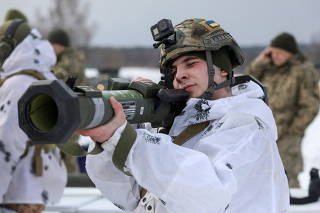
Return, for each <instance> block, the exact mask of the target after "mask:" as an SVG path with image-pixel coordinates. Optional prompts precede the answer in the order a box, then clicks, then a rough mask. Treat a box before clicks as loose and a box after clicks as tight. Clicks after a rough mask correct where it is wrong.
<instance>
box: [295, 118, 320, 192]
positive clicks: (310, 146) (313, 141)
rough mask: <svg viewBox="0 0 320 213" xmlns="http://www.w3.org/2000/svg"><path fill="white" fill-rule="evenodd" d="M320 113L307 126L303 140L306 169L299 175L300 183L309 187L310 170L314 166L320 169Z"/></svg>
mask: <svg viewBox="0 0 320 213" xmlns="http://www.w3.org/2000/svg"><path fill="white" fill-rule="evenodd" d="M319 129H320V114H318V115H317V117H316V118H315V119H314V120H313V122H312V123H311V124H310V125H309V126H308V127H307V129H306V131H305V136H304V138H303V140H302V155H303V161H304V171H303V172H302V173H300V175H299V181H300V185H301V187H302V188H303V189H307V188H308V185H309V171H310V170H311V168H312V167H314V168H317V169H320V131H319Z"/></svg>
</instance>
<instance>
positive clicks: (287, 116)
mask: <svg viewBox="0 0 320 213" xmlns="http://www.w3.org/2000/svg"><path fill="white" fill-rule="evenodd" d="M247 72H248V74H251V75H253V76H255V77H256V78H258V79H259V80H260V81H261V82H262V83H263V84H264V86H266V88H267V91H268V94H269V105H270V107H271V109H272V111H273V113H274V116H275V119H276V123H277V128H278V147H279V151H280V155H281V157H282V161H283V163H284V166H285V169H286V172H287V176H288V179H289V185H290V187H298V186H299V182H298V179H297V175H298V174H299V172H300V171H301V170H302V155H301V140H302V137H303V135H304V130H305V128H306V127H307V126H308V124H309V123H310V122H311V121H312V120H313V118H314V117H315V116H316V114H317V112H318V109H319V90H318V81H319V76H318V73H316V72H315V70H314V67H313V65H312V64H311V62H310V61H308V60H307V59H306V58H305V57H304V56H303V55H302V53H301V52H300V51H299V50H298V46H297V43H296V41H295V39H294V37H293V36H292V35H290V34H289V33H282V34H279V35H278V36H277V37H275V38H274V39H273V40H272V42H271V45H270V47H268V48H266V49H265V50H264V51H262V52H261V53H260V55H259V56H258V57H257V58H256V59H255V60H254V61H253V63H252V64H251V65H250V66H249V67H248V68H247Z"/></svg>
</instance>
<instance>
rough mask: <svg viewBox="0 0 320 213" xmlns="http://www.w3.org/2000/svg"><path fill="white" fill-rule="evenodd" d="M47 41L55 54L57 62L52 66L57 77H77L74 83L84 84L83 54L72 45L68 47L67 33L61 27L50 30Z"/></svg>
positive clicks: (64, 78) (65, 78) (63, 78)
mask: <svg viewBox="0 0 320 213" xmlns="http://www.w3.org/2000/svg"><path fill="white" fill-rule="evenodd" d="M48 39H49V41H50V43H51V44H52V46H53V49H54V51H55V53H56V55H57V64H56V65H55V66H54V67H53V68H52V71H53V73H54V74H55V76H56V77H57V78H58V79H62V80H65V81H66V80H67V79H68V77H70V76H72V77H77V81H76V85H85V84H86V79H85V75H84V69H85V55H84V53H83V52H82V51H79V50H77V49H75V48H73V47H70V39H69V36H68V35H67V33H66V32H65V31H63V30H61V29H56V30H53V31H52V32H50V34H49V38H48Z"/></svg>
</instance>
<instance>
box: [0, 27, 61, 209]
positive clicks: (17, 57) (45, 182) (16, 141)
mask: <svg viewBox="0 0 320 213" xmlns="http://www.w3.org/2000/svg"><path fill="white" fill-rule="evenodd" d="M55 63H56V56H55V54H54V51H53V48H52V46H51V45H50V44H49V42H48V41H46V40H43V39H42V38H41V35H40V34H39V32H38V31H37V30H36V29H33V30H32V31H31V33H30V34H29V35H28V36H27V37H26V38H25V39H24V40H23V41H22V42H21V43H20V44H19V45H18V46H17V47H16V48H15V49H14V51H13V52H12V53H11V55H10V57H9V58H8V59H7V60H6V61H5V63H4V64H3V72H1V73H0V74H1V78H2V79H3V78H5V77H6V76H8V75H11V74H13V73H16V72H20V71H22V70H37V71H39V72H41V73H42V74H43V75H44V76H45V77H46V78H47V79H51V80H52V79H55V77H54V75H53V74H52V73H51V72H50V68H51V66H53V65H54V64H55ZM35 81H37V79H35V78H34V77H32V76H29V75H15V76H12V77H10V78H8V79H7V80H6V81H5V82H4V84H3V85H2V86H1V87H0V177H1V178H0V185H1V186H0V203H2V204H6V203H13V204H19V203H28V204H49V203H54V202H57V201H58V200H59V199H60V198H61V196H62V193H63V190H64V187H65V185H66V180H67V178H66V177H67V175H66V169H65V165H64V163H63V161H62V160H61V157H60V152H59V150H58V149H57V148H55V149H54V150H51V151H49V152H48V153H45V152H44V150H42V153H41V156H42V160H43V175H42V176H35V175H34V173H33V171H32V170H33V169H32V166H31V165H32V157H33V153H34V147H33V146H31V148H30V149H29V151H28V154H27V155H26V156H25V157H23V158H22V159H20V157H21V155H22V154H23V153H24V151H25V149H26V145H27V141H29V138H28V137H27V135H26V134H25V133H24V132H23V131H22V130H21V129H20V128H19V125H18V105H17V102H18V100H19V99H20V97H21V96H22V95H23V93H24V92H25V91H26V89H27V88H28V87H29V86H30V84H31V83H33V82H35ZM2 211H3V212H13V211H10V210H6V209H2ZM0 212H1V208H0Z"/></svg>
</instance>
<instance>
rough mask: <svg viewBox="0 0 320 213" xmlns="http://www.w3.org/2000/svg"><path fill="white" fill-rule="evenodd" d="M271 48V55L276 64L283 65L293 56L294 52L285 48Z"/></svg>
mask: <svg viewBox="0 0 320 213" xmlns="http://www.w3.org/2000/svg"><path fill="white" fill-rule="evenodd" d="M270 49H271V52H272V53H271V57H272V61H273V63H274V64H275V65H278V66H280V65H282V64H284V63H286V62H287V61H288V60H289V59H290V58H291V57H292V56H293V54H292V53H290V52H288V51H286V50H283V49H279V48H275V47H272V48H270Z"/></svg>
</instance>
